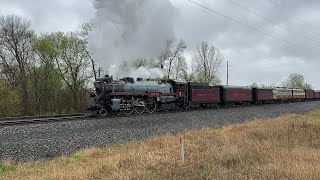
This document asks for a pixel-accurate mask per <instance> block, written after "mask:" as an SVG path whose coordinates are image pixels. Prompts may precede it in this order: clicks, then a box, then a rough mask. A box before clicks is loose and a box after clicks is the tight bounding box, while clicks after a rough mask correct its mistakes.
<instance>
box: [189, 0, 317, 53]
mask: <svg viewBox="0 0 320 180" xmlns="http://www.w3.org/2000/svg"><path fill="white" fill-rule="evenodd" d="M187 1H189V2H190V3H193V4H195V5H197V6H199V7H201V8H203V9H206V10H208V11H210V12H212V13H215V14H217V15H219V16H222V17H224V18H226V19H229V20H230V21H233V22H236V23H238V24H240V25H242V26H245V27H247V28H250V29H253V30H255V31H258V32H260V33H262V34H265V35H267V36H270V37H272V38H274V39H277V40H279V41H282V42H285V43H287V44H289V45H293V46H296V47H299V48H303V49H305V50H307V51H312V49H307V48H305V47H303V46H301V45H298V44H295V43H292V42H290V41H286V40H283V39H281V38H279V37H277V36H274V35H272V34H269V33H267V32H264V31H262V30H260V29H257V28H255V27H252V26H250V25H248V24H245V23H242V22H241V21H239V20H236V19H233V18H231V17H229V16H226V15H224V14H222V13H220V12H218V11H215V10H213V9H210V8H208V7H206V6H204V5H202V4H199V3H197V2H195V1H192V0H187Z"/></svg>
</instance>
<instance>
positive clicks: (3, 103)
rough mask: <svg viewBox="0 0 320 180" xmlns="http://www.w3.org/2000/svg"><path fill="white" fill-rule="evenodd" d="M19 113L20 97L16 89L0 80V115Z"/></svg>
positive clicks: (16, 114)
mask: <svg viewBox="0 0 320 180" xmlns="http://www.w3.org/2000/svg"><path fill="white" fill-rule="evenodd" d="M20 114H21V98H20V96H19V92H18V90H17V89H15V88H12V87H9V86H8V85H7V84H6V83H4V82H3V81H0V117H4V116H19V115H20Z"/></svg>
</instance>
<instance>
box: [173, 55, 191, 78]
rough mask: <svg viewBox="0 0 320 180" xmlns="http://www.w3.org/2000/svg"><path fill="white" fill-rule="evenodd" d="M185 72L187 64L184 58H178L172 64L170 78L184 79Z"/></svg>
mask: <svg viewBox="0 0 320 180" xmlns="http://www.w3.org/2000/svg"><path fill="white" fill-rule="evenodd" d="M186 71H187V62H186V58H185V57H184V56H179V57H177V58H176V60H175V61H173V64H172V71H171V74H172V77H173V78H175V79H184V76H185V74H186Z"/></svg>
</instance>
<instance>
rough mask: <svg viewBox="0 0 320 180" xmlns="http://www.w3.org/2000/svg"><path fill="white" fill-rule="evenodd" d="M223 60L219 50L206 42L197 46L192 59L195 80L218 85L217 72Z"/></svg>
mask: <svg viewBox="0 0 320 180" xmlns="http://www.w3.org/2000/svg"><path fill="white" fill-rule="evenodd" d="M223 59H224V57H223V54H222V53H221V51H220V49H218V48H216V47H214V46H213V45H209V43H208V42H201V43H200V44H198V45H197V48H196V50H195V51H194V53H193V59H192V61H193V62H192V63H193V66H194V71H195V76H196V79H197V80H198V81H202V82H207V83H209V84H217V83H219V82H220V79H219V77H218V71H219V69H220V67H221V63H222V61H223Z"/></svg>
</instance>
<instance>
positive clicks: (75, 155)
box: [70, 151, 85, 159]
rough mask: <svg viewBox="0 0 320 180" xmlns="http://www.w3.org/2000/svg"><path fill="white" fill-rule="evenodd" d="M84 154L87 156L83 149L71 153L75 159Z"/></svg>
mask: <svg viewBox="0 0 320 180" xmlns="http://www.w3.org/2000/svg"><path fill="white" fill-rule="evenodd" d="M84 156H85V152H83V151H78V152H75V153H72V154H71V155H70V157H71V158H73V159H81V158H83V157H84Z"/></svg>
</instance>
